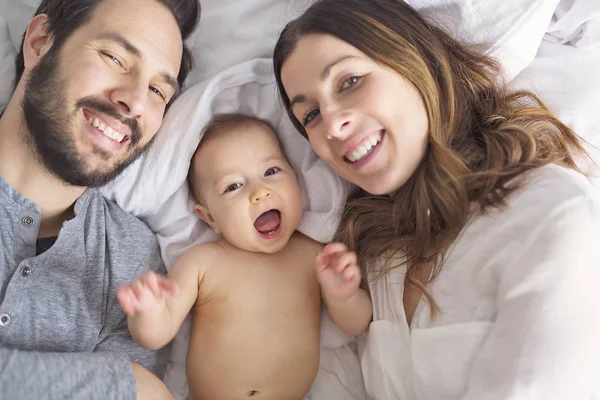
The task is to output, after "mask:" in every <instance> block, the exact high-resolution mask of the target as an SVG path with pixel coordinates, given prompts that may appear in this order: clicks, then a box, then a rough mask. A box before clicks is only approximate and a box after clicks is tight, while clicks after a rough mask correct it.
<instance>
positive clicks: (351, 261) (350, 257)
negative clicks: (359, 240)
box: [335, 251, 356, 273]
mask: <svg viewBox="0 0 600 400" xmlns="http://www.w3.org/2000/svg"><path fill="white" fill-rule="evenodd" d="M352 265H356V253H355V252H353V251H351V252H348V253H346V254H344V255H343V256H341V257H340V258H338V259H337V260H336V263H335V272H337V273H342V272H343V271H344V270H345V269H346V268H348V267H349V266H352Z"/></svg>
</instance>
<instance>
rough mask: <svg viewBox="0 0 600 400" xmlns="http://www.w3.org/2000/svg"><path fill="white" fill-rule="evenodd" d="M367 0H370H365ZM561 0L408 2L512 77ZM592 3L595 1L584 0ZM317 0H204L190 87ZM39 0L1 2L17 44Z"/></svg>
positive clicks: (253, 51)
mask: <svg viewBox="0 0 600 400" xmlns="http://www.w3.org/2000/svg"><path fill="white" fill-rule="evenodd" d="M365 1H368V0H365ZM558 1H559V0H511V1H506V0H408V1H407V2H408V3H409V4H411V5H412V6H413V7H415V8H416V9H418V10H419V11H421V12H422V13H423V14H424V15H427V16H430V17H432V18H433V19H435V21H436V22H438V23H439V24H440V25H442V26H443V27H444V28H445V29H446V30H448V31H449V32H451V33H452V34H453V35H454V36H456V37H458V38H460V39H461V40H463V41H465V42H466V43H470V44H474V45H478V47H479V48H481V49H483V50H486V51H488V52H489V54H491V55H494V56H496V57H499V58H500V59H501V60H502V62H503V64H504V66H505V68H506V70H507V71H508V75H509V76H510V77H512V76H515V75H516V74H517V73H519V72H520V71H521V70H522V69H523V68H524V67H525V66H527V64H528V63H529V62H530V61H531V60H532V59H533V57H534V55H535V52H536V49H537V47H538V46H539V43H540V41H541V39H542V36H543V35H544V33H545V32H546V28H547V27H548V24H549V23H550V20H551V17H552V15H553V12H554V9H555V8H556V5H557V3H558ZM582 1H591V2H594V1H595V0H582ZM313 2H314V0H244V1H239V0H201V1H200V3H201V5H202V19H201V23H200V24H199V25H198V28H197V29H196V31H195V32H194V34H193V35H192V36H191V37H190V38H189V39H188V41H187V43H188V45H189V46H190V47H191V48H192V51H193V55H194V60H195V63H196V66H197V68H196V69H195V70H194V71H192V73H191V75H190V78H189V80H188V83H187V85H188V86H192V85H194V84H197V83H199V82H202V81H204V80H206V79H208V78H210V77H212V76H214V75H216V74H218V73H220V72H222V71H223V70H225V69H227V68H230V67H232V66H234V65H237V64H239V63H242V62H245V61H248V60H251V59H255V58H265V57H271V55H272V51H273V46H274V44H275V41H276V39H277V36H278V35H279V32H280V31H281V29H282V28H283V26H284V25H285V23H286V22H287V21H289V20H290V19H292V18H294V17H297V16H298V15H300V14H301V13H302V11H303V10H304V9H306V8H307V7H308V6H309V5H310V4H312V3H313ZM39 3H40V0H0V14H1V15H4V16H5V18H6V20H7V21H8V24H9V26H10V34H11V37H12V41H13V44H14V46H15V47H17V46H19V45H20V42H21V37H22V34H23V32H24V30H25V27H26V25H27V22H28V21H29V19H30V18H31V16H32V15H33V13H34V12H35V9H36V8H37V5H38V4H39Z"/></svg>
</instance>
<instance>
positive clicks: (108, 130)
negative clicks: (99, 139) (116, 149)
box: [88, 117, 125, 143]
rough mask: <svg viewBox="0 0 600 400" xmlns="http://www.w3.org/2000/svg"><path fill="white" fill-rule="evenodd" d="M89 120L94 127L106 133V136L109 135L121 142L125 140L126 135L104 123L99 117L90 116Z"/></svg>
mask: <svg viewBox="0 0 600 400" xmlns="http://www.w3.org/2000/svg"><path fill="white" fill-rule="evenodd" d="M88 122H89V123H90V124H91V125H92V126H93V127H94V128H98V129H99V130H100V131H101V132H102V133H104V135H105V136H108V137H109V138H111V139H112V140H114V141H117V142H119V143H121V142H122V141H123V139H125V135H123V134H121V133H119V132H117V131H115V130H114V129H113V128H111V127H110V126H108V125H106V124H104V122H102V121H101V120H99V119H98V118H91V117H90V118H88Z"/></svg>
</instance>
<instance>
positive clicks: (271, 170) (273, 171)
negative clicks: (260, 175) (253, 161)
mask: <svg viewBox="0 0 600 400" xmlns="http://www.w3.org/2000/svg"><path fill="white" fill-rule="evenodd" d="M279 171H281V168H279V167H271V168H269V169H268V170H266V171H265V176H271V175H275V174H276V173H278V172H279Z"/></svg>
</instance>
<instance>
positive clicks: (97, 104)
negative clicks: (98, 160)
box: [76, 97, 142, 146]
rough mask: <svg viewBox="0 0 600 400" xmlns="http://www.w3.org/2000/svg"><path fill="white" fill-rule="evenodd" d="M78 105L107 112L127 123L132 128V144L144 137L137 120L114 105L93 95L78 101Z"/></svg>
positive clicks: (103, 112)
mask: <svg viewBox="0 0 600 400" xmlns="http://www.w3.org/2000/svg"><path fill="white" fill-rule="evenodd" d="M76 106H77V108H87V109H89V110H92V111H96V112H98V113H102V114H106V115H108V116H110V117H112V118H114V119H116V120H117V121H119V122H121V123H122V124H124V125H127V126H128V127H129V129H130V130H131V135H130V137H129V140H130V143H131V145H133V146H135V145H136V144H138V143H139V142H140V140H141V139H142V132H141V131H140V126H139V124H138V122H137V120H135V119H133V118H126V117H124V116H123V115H122V114H121V113H120V112H119V110H118V109H117V108H116V107H115V106H114V105H112V104H110V103H107V102H104V101H102V100H98V99H95V98H93V97H84V98H83V99H81V100H79V101H78V102H77V104H76Z"/></svg>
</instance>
